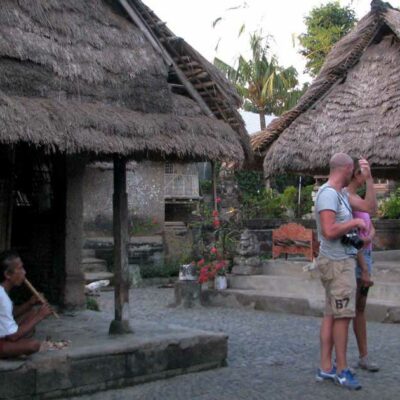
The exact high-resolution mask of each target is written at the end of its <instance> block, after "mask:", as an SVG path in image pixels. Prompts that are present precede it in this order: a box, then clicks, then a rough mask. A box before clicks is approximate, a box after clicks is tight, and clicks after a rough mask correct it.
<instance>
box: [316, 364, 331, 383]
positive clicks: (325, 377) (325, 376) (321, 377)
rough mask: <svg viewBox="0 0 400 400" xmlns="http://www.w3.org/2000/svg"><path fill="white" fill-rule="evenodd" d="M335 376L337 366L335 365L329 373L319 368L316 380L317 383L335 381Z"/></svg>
mask: <svg viewBox="0 0 400 400" xmlns="http://www.w3.org/2000/svg"><path fill="white" fill-rule="evenodd" d="M335 376H336V366H335V365H334V366H333V367H332V369H331V370H330V371H328V372H325V371H323V370H322V369H321V368H318V370H317V375H315V380H316V381H317V382H323V381H334V380H335Z"/></svg>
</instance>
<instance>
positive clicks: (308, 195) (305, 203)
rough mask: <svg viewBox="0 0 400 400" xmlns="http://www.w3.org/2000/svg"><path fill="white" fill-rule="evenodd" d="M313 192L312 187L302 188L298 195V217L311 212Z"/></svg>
mask: <svg viewBox="0 0 400 400" xmlns="http://www.w3.org/2000/svg"><path fill="white" fill-rule="evenodd" d="M313 190H314V185H308V186H304V187H303V188H302V190H301V194H300V210H299V217H302V216H303V215H305V214H309V213H310V212H311V209H312V206H313V199H312V192H313Z"/></svg>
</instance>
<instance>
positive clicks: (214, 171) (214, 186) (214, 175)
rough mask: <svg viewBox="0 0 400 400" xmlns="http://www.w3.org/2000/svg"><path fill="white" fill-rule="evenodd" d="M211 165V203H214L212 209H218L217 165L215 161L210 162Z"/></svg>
mask: <svg viewBox="0 0 400 400" xmlns="http://www.w3.org/2000/svg"><path fill="white" fill-rule="evenodd" d="M211 166H212V190H213V203H214V210H217V209H218V206H217V168H216V167H217V166H216V161H212V162H211Z"/></svg>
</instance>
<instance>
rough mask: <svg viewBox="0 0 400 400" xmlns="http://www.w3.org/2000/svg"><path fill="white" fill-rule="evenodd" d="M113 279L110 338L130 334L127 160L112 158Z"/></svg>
mask: <svg viewBox="0 0 400 400" xmlns="http://www.w3.org/2000/svg"><path fill="white" fill-rule="evenodd" d="M113 227H114V279H115V284H114V287H115V292H114V299H115V318H114V320H113V321H112V322H111V325H110V331H109V333H110V335H113V334H114V335H115V334H124V333H132V329H131V327H130V326H129V267H128V195H127V193H126V159H124V158H120V157H118V156H115V157H114V196H113Z"/></svg>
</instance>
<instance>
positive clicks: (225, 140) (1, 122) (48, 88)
mask: <svg viewBox="0 0 400 400" xmlns="http://www.w3.org/2000/svg"><path fill="white" fill-rule="evenodd" d="M241 141H242V143H241ZM20 142H27V143H30V144H33V145H35V146H43V147H45V148H48V149H52V150H60V151H65V152H69V153H71V152H82V151H85V152H91V153H96V154H113V153H120V154H125V155H128V156H139V155H140V156H146V155H147V156H148V157H152V156H154V157H175V158H176V157H179V158H185V159H225V158H228V159H233V160H237V161H242V160H243V158H244V148H245V147H246V146H245V145H243V143H244V142H243V137H240V135H239V134H238V133H237V132H235V131H234V130H233V129H232V128H231V127H230V126H229V125H228V124H226V123H224V122H222V121H218V120H216V119H214V118H210V117H208V116H206V115H205V114H204V112H203V111H202V110H200V109H199V107H198V106H197V105H196V104H195V103H194V102H193V101H191V100H190V99H188V98H183V97H182V96H177V95H174V94H173V93H171V89H170V86H169V84H168V65H166V64H165V62H164V61H163V59H162V58H161V57H160V54H159V53H158V52H157V51H155V49H154V48H153V47H152V46H151V45H150V43H149V42H148V40H147V39H146V37H145V35H144V34H143V33H142V32H141V31H140V30H139V29H138V28H137V26H136V25H135V24H134V23H132V22H131V20H130V19H129V18H128V16H127V14H126V13H125V11H124V9H123V8H122V7H121V6H120V5H119V2H118V1H116V0H85V1H81V0H68V1H63V0H52V1H45V0H2V2H1V7H0V143H6V144H9V143H20Z"/></svg>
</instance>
